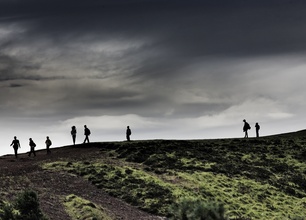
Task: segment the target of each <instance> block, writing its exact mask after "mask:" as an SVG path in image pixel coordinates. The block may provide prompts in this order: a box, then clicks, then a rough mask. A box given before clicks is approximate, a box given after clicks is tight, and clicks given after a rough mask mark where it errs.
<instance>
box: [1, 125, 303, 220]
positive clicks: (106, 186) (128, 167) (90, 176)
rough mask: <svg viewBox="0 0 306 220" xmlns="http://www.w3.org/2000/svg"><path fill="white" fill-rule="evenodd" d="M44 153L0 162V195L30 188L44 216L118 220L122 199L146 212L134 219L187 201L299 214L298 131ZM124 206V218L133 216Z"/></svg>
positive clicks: (231, 214)
mask: <svg viewBox="0 0 306 220" xmlns="http://www.w3.org/2000/svg"><path fill="white" fill-rule="evenodd" d="M44 154H45V152H44V151H41V152H38V156H37V157H36V158H35V159H29V158H27V157H26V156H25V155H21V156H20V159H18V160H14V159H13V156H5V157H3V158H2V159H1V160H0V165H1V166H2V168H0V169H1V171H0V181H1V183H0V186H1V189H2V192H1V194H0V196H1V197H0V200H1V201H3V202H10V201H12V200H13V199H14V198H15V197H16V196H17V194H18V192H20V191H22V190H24V189H28V188H31V189H33V190H34V191H37V192H38V196H39V198H40V202H41V207H42V211H43V212H44V213H45V214H46V216H47V217H48V218H49V219H69V218H70V219H120V218H121V219H124V218H125V217H122V216H119V215H120V213H119V209H120V208H121V209H123V210H124V209H125V208H124V205H122V204H126V203H128V204H130V205H131V207H133V208H134V209H137V210H142V211H144V212H142V214H139V216H144V215H145V214H148V213H150V215H149V214H148V216H150V218H149V217H148V216H146V217H137V218H139V219H158V218H157V217H156V216H165V217H166V216H167V217H171V215H172V216H173V215H176V214H178V212H179V211H181V210H182V209H184V207H185V208H188V206H189V205H188V201H190V202H191V201H195V200H196V201H201V202H204V203H206V204H222V205H223V206H224V209H225V215H226V216H227V217H228V218H229V219H306V211H305V208H306V198H305V196H306V131H300V132H294V133H288V134H282V135H275V136H270V137H261V138H257V139H255V138H250V139H216V140H148V141H132V142H107V143H91V144H87V145H77V146H75V147H71V146H67V147H62V148H57V149H53V151H52V155H51V156H50V157H48V156H46V155H44ZM3 166H4V167H5V169H3ZM14 167H15V168H14ZM16 167H17V168H16ZM70 178H71V179H70ZM69 180H72V181H74V183H73V184H71V183H70V182H69ZM84 184H85V185H84ZM84 186H85V188H84ZM100 193H101V194H100ZM99 196H100V197H99ZM106 196H108V197H110V198H116V200H114V201H118V202H119V201H120V202H122V201H124V202H125V203H122V204H121V203H120V204H121V205H120V206H119V207H117V209H118V213H117V211H116V207H112V206H111V205H110V203H112V202H104V201H101V197H103V198H106ZM184 201H185V203H184ZM186 201H187V203H186ZM3 202H2V203H3ZM180 202H181V203H180ZM177 203H180V205H181V206H180V208H178V207H177V206H175V205H174V204H177ZM178 206H179V205H178ZM171 210H172V211H171ZM130 212H131V215H130V217H126V219H133V217H131V216H132V211H130ZM176 212H177V213H176ZM56 215H57V216H56ZM61 216H66V217H65V218H64V217H61ZM67 216H68V217H67ZM102 216H103V217H102ZM154 216H155V217H154ZM93 217H94V218H93ZM304 217H305V218H304ZM177 218H178V217H177ZM135 219H136V217H135ZM190 219H191V218H190Z"/></svg>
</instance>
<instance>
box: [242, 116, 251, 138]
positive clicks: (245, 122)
mask: <svg viewBox="0 0 306 220" xmlns="http://www.w3.org/2000/svg"><path fill="white" fill-rule="evenodd" d="M243 122H244V125H243V132H244V137H245V138H248V137H249V135H248V130H249V129H251V126H250V125H249V123H247V121H246V120H245V119H243Z"/></svg>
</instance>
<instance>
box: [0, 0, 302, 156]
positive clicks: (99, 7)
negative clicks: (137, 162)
mask: <svg viewBox="0 0 306 220" xmlns="http://www.w3.org/2000/svg"><path fill="white" fill-rule="evenodd" d="M305 61H306V2H305V1H299V0H296V1H295V0H277V1H276V0H275V1H274V0H265V1H263V0H256V1H251V0H232V1H228V0H211V1H205V0H188V1H180V0H104V1H102V0H100V1H96V0H86V1H83V0H44V1H41V0H27V1H23V0H14V1H12V0H0V88H1V92H0V111H1V115H0V117H1V118H0V121H1V129H0V132H1V133H0V134H1V139H2V146H1V149H0V154H5V153H12V152H13V150H12V148H11V147H10V146H9V145H10V143H11V141H12V140H13V137H14V136H15V135H16V136H17V137H18V138H19V139H20V142H21V145H22V146H21V147H22V149H21V152H24V151H28V150H29V146H28V139H29V138H30V137H32V138H33V140H34V141H35V142H36V143H37V145H38V148H44V141H45V137H46V136H47V135H49V136H50V139H51V140H52V141H53V146H54V147H56V146H62V145H69V144H71V143H72V140H71V136H70V129H71V126H72V125H75V126H76V127H77V131H78V135H77V142H78V143H80V142H82V141H83V139H84V135H83V126H84V125H85V124H86V125H87V126H88V127H89V128H90V129H91V131H92V135H91V137H90V139H91V140H92V141H113V140H117V141H122V140H124V139H125V129H126V126H127V125H129V126H130V127H131V129H132V136H131V138H132V139H134V140H135V139H138V140H139V139H207V138H229V137H234V138H235V137H243V136H244V134H243V133H242V126H243V122H242V120H243V119H246V120H247V121H248V122H249V123H250V124H251V126H252V129H251V131H250V136H255V128H254V125H255V123H256V122H258V123H259V124H260V125H261V131H260V134H261V135H270V134H276V133H283V132H288V131H297V130H301V129H304V128H305V124H306V120H305V112H306V103H305V101H304V100H305V94H306V86H305V81H306V74H305V73H306V62H305Z"/></svg>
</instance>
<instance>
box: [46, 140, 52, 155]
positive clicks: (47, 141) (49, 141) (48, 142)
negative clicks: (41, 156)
mask: <svg viewBox="0 0 306 220" xmlns="http://www.w3.org/2000/svg"><path fill="white" fill-rule="evenodd" d="M45 143H46V148H47V154H51V151H50V146H51V145H52V141H51V140H50V138H49V137H48V136H47V140H46V142H45Z"/></svg>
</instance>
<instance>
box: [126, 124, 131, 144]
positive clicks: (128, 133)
mask: <svg viewBox="0 0 306 220" xmlns="http://www.w3.org/2000/svg"><path fill="white" fill-rule="evenodd" d="M131 134H132V131H131V129H130V126H127V128H126V140H127V141H130V140H131V139H130V136H131Z"/></svg>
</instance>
